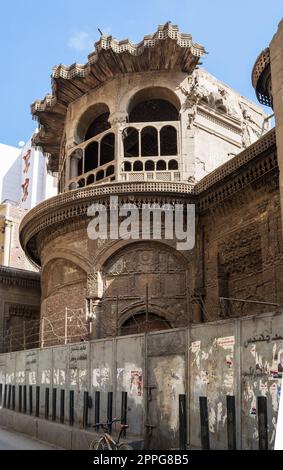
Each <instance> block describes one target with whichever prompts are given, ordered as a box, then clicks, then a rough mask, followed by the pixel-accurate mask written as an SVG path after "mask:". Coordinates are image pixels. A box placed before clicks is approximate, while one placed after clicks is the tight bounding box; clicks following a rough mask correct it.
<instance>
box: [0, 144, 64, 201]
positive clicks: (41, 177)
mask: <svg viewBox="0 0 283 470" xmlns="http://www.w3.org/2000/svg"><path fill="white" fill-rule="evenodd" d="M46 163H47V162H46V159H45V157H44V156H43V154H42V152H40V151H39V150H35V149H33V148H32V147H31V139H30V140H29V141H28V142H27V143H26V144H25V146H24V147H23V148H22V149H20V148H16V147H10V146H8V145H3V144H0V203H1V202H2V203H5V202H6V201H11V202H13V203H14V204H17V205H19V206H20V207H21V208H22V209H26V210H29V209H31V208H32V207H34V206H36V205H37V204H39V203H40V202H42V201H44V200H45V199H47V198H49V197H52V196H55V195H56V194H57V179H56V178H54V177H53V176H51V175H49V174H48V173H47V168H46Z"/></svg>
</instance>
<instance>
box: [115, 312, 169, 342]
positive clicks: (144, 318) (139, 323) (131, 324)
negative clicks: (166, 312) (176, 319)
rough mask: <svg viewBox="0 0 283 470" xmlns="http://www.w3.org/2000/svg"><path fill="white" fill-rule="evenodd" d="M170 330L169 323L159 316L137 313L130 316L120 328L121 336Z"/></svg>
mask: <svg viewBox="0 0 283 470" xmlns="http://www.w3.org/2000/svg"><path fill="white" fill-rule="evenodd" d="M170 328H172V327H171V325H170V323H169V322H168V321H167V320H165V319H164V318H162V317H161V316H159V315H156V314H154V313H149V314H148V315H146V313H145V312H139V313H135V314H133V315H131V316H130V317H129V318H128V319H127V320H126V321H125V322H124V323H123V324H122V326H121V327H120V331H119V334H120V335H121V336H125V335H134V334H139V333H145V332H147V331H160V330H168V329H170Z"/></svg>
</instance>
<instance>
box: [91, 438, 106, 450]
mask: <svg viewBox="0 0 283 470" xmlns="http://www.w3.org/2000/svg"><path fill="white" fill-rule="evenodd" d="M89 448H90V450H109V449H108V444H107V441H106V439H105V437H101V438H100V439H97V440H94V441H92V442H91V444H90V446H89Z"/></svg>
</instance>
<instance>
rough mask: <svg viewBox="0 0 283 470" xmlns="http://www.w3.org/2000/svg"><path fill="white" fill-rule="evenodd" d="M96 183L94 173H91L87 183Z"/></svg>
mask: <svg viewBox="0 0 283 470" xmlns="http://www.w3.org/2000/svg"><path fill="white" fill-rule="evenodd" d="M93 183H94V175H89V176H88V177H87V180H86V184H87V185H89V184H93Z"/></svg>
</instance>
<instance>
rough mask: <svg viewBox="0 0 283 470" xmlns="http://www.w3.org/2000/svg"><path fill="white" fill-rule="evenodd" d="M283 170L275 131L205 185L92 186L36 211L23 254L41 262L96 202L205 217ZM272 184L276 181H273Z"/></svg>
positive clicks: (26, 222) (24, 227) (26, 227)
mask: <svg viewBox="0 0 283 470" xmlns="http://www.w3.org/2000/svg"><path fill="white" fill-rule="evenodd" d="M274 171H275V172H276V171H278V162H277V156H276V143H275V132H274V129H272V130H271V131H270V132H268V133H267V134H265V135H264V136H263V137H262V138H261V139H259V140H258V141H257V142H255V143H254V144H253V145H251V146H250V147H249V148H248V149H246V150H244V151H243V152H241V153H240V154H239V155H237V156H235V157H234V158H233V159H231V160H230V161H228V162H227V163H225V164H224V165H222V166H221V167H219V168H218V169H217V170H215V171H214V172H212V173H211V174H209V175H208V176H206V177H205V178H203V180H201V181H200V182H199V183H197V184H195V185H192V184H188V183H165V182H132V183H107V184H101V185H98V186H95V185H94V186H89V187H85V188H82V189H77V190H74V191H69V192H67V193H63V194H60V195H58V196H55V197H53V198H51V199H49V200H47V201H44V202H43V203H41V204H39V205H38V206H36V207H35V208H34V209H32V210H31V211H29V212H28V214H27V215H26V216H25V217H24V219H23V221H22V223H21V226H20V240H21V244H22V247H23V249H24V250H25V251H26V253H28V254H29V256H30V257H31V259H33V261H35V262H37V263H38V264H39V263H40V260H39V255H38V251H39V252H40V249H41V248H40V247H39V245H40V246H41V247H42V246H43V245H42V243H44V240H46V239H47V237H53V236H56V233H57V234H58V233H59V232H60V231H61V230H68V227H69V229H70V225H74V224H75V225H74V226H77V227H82V226H84V224H86V223H87V210H88V207H89V206H90V205H91V204H93V203H94V202H96V203H103V204H106V205H109V199H110V196H111V195H116V196H118V197H119V204H124V203H133V202H134V203H135V204H138V205H139V206H140V205H141V204H144V203H154V202H156V203H158V204H161V205H162V204H165V203H184V202H186V203H195V204H196V205H197V207H198V210H199V211H200V212H202V211H205V210H207V209H210V208H213V207H217V206H219V205H220V204H221V203H222V202H223V201H224V200H226V199H227V198H230V197H231V196H232V195H233V194H235V193H237V192H239V191H240V190H241V189H243V188H244V187H247V186H248V185H251V184H252V183H253V184H256V182H259V181H260V180H261V179H262V178H263V177H264V176H265V175H267V174H269V173H271V172H274ZM271 179H272V178H271Z"/></svg>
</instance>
